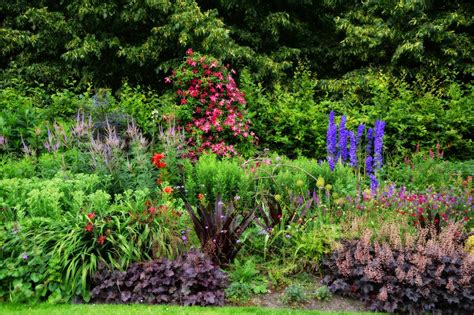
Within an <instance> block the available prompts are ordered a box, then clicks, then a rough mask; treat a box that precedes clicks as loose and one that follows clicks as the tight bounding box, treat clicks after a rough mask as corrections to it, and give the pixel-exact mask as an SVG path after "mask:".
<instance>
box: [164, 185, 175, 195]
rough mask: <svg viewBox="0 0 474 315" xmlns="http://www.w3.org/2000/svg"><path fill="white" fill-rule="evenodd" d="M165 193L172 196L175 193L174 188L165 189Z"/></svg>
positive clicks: (167, 187)
mask: <svg viewBox="0 0 474 315" xmlns="http://www.w3.org/2000/svg"><path fill="white" fill-rule="evenodd" d="M163 191H164V192H165V193H167V194H171V193H172V192H173V188H171V187H170V186H166V187H165V188H163Z"/></svg>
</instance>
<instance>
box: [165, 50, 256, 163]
mask: <svg viewBox="0 0 474 315" xmlns="http://www.w3.org/2000/svg"><path fill="white" fill-rule="evenodd" d="M186 54H187V57H186V58H185V61H184V62H183V63H182V64H181V65H180V66H179V67H178V70H175V71H173V72H172V75H171V76H170V77H166V78H165V82H166V83H170V84H173V85H174V87H175V88H176V94H177V96H178V99H179V101H178V102H179V104H180V105H181V106H186V109H188V110H185V111H184V112H185V113H186V115H183V117H181V121H180V123H181V124H183V126H184V130H185V132H186V136H187V142H188V145H189V146H190V147H191V150H190V152H191V153H190V157H196V156H197V155H199V154H200V153H201V152H203V151H205V150H211V151H212V152H213V153H215V154H218V155H221V156H228V155H235V154H236V150H235V147H234V144H237V143H240V142H250V143H253V142H255V141H256V140H257V137H256V136H255V134H254V133H253V132H252V131H250V130H249V129H250V120H249V119H248V118H247V117H246V116H247V112H246V111H245V103H246V102H245V97H244V94H243V93H242V92H241V91H240V90H239V89H238V87H237V84H236V83H235V80H234V79H233V77H232V74H235V71H234V70H231V71H229V70H228V69H227V67H223V66H221V65H220V64H219V63H218V62H217V60H215V59H213V58H210V57H208V56H202V55H199V54H197V53H195V52H193V51H192V49H188V50H187V52H186Z"/></svg>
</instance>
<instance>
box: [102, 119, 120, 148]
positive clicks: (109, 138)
mask: <svg viewBox="0 0 474 315" xmlns="http://www.w3.org/2000/svg"><path fill="white" fill-rule="evenodd" d="M106 123H107V127H106V129H105V132H106V138H105V144H106V145H108V146H109V147H110V148H111V149H121V148H122V147H123V143H122V141H121V139H120V138H119V136H118V135H117V130H116V129H115V127H114V126H112V125H111V124H110V123H109V122H108V121H107V122H106Z"/></svg>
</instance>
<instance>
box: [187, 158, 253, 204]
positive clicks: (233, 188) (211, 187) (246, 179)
mask: <svg viewBox="0 0 474 315" xmlns="http://www.w3.org/2000/svg"><path fill="white" fill-rule="evenodd" d="M253 185H254V184H253V178H252V176H251V175H249V174H248V173H247V172H245V170H244V169H243V168H242V167H241V166H240V165H239V162H238V160H236V159H222V160H221V159H218V158H217V157H216V156H215V155H203V156H201V157H200V158H199V160H198V161H197V162H196V164H195V165H194V166H191V165H189V166H188V169H187V170H186V179H185V187H186V189H187V190H188V192H187V198H189V200H193V201H196V200H197V195H198V194H203V195H204V197H205V198H206V200H207V201H209V202H211V203H214V202H215V201H216V198H217V196H218V195H220V196H221V197H222V200H234V198H235V197H236V196H239V197H240V200H239V201H238V205H239V209H240V208H241V207H242V209H245V207H250V206H251V205H252V204H253V198H254V192H253Z"/></svg>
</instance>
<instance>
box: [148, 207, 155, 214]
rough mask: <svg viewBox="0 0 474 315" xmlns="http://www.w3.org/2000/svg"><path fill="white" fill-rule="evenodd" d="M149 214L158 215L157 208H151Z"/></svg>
mask: <svg viewBox="0 0 474 315" xmlns="http://www.w3.org/2000/svg"><path fill="white" fill-rule="evenodd" d="M148 212H150V213H151V214H155V213H156V208H155V207H150V208H148Z"/></svg>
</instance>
